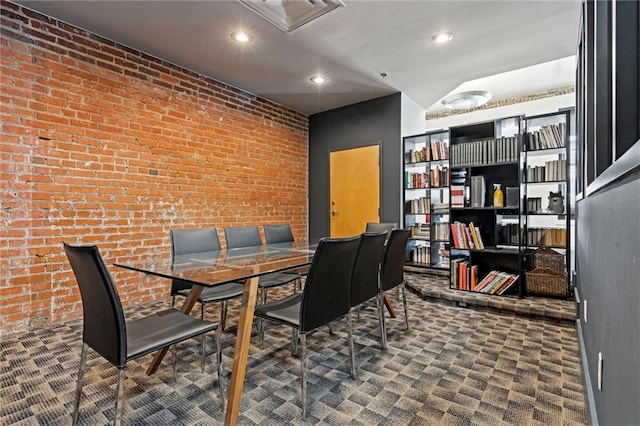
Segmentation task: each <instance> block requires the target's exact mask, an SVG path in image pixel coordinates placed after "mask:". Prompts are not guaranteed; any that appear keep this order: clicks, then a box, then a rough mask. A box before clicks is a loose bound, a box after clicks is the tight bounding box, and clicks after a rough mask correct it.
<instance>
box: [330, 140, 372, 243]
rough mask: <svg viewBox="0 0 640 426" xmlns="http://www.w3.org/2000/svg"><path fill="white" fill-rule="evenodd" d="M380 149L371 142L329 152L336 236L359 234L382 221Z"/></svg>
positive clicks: (333, 231) (333, 224)
mask: <svg viewBox="0 0 640 426" xmlns="http://www.w3.org/2000/svg"><path fill="white" fill-rule="evenodd" d="M379 151H380V147H379V145H370V146H365V147H362V148H353V149H345V150H342V151H333V152H331V153H330V154H329V197H330V199H329V220H330V235H331V236H332V237H349V236H353V235H358V234H361V233H362V232H364V230H365V227H366V225H367V222H379V221H380V152H379Z"/></svg>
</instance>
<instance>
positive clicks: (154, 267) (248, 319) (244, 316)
mask: <svg viewBox="0 0 640 426" xmlns="http://www.w3.org/2000/svg"><path fill="white" fill-rule="evenodd" d="M317 244H318V240H308V241H295V242H286V243H277V244H269V245H264V246H256V247H246V248H238V249H228V250H226V249H223V250H218V251H209V252H201V253H195V254H185V255H179V256H171V255H167V254H162V253H160V254H158V255H146V256H144V257H143V258H140V259H137V260H134V259H131V260H125V261H118V262H115V263H114V266H117V267H120V268H125V269H128V270H132V271H138V272H142V273H144V274H148V275H153V276H157V277H163V278H168V279H178V280H181V281H186V282H189V283H191V284H192V287H191V290H190V291H189V294H188V296H187V297H186V299H185V301H184V303H183V304H182V306H181V307H180V310H181V311H182V312H184V313H189V312H191V309H192V308H193V306H194V305H195V303H196V301H197V300H198V297H199V296H200V294H201V293H202V290H203V289H204V288H205V287H213V286H216V285H221V284H224V283H229V282H243V283H244V287H243V293H242V299H241V304H240V314H239V318H238V325H237V334H236V342H235V348H234V353H233V366H232V370H231V379H230V383H229V392H228V398H227V401H228V402H227V408H226V411H225V425H236V424H237V422H238V415H239V410H240V403H241V399H242V389H243V386H244V378H245V373H246V367H247V357H248V354H249V346H250V339H251V330H252V324H253V317H254V310H255V307H256V301H257V293H258V280H259V278H260V277H261V276H263V275H267V274H271V273H277V272H287V271H295V270H299V269H301V268H302V267H305V266H308V265H310V264H311V261H312V259H313V255H314V253H315V249H316V246H317ZM385 302H387V303H385V304H387V308H389V309H391V304H390V303H388V300H385ZM390 312H391V314H392V315H394V312H392V310H390ZM168 349H169V348H168V347H167V348H163V349H161V350H159V351H158V352H156V353H155V354H154V357H153V360H152V362H151V364H150V365H149V367H148V369H147V374H148V375H151V374H153V373H154V372H155V371H156V370H157V368H158V366H159V365H160V363H161V362H162V359H163V358H164V356H165V354H166V353H167V351H168Z"/></svg>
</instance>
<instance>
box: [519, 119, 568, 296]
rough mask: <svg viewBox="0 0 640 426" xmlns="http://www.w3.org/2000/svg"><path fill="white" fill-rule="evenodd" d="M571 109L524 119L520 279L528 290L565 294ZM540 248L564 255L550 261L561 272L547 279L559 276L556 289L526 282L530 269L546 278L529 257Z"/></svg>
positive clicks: (558, 294) (529, 291)
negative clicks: (521, 277) (521, 271)
mask: <svg viewBox="0 0 640 426" xmlns="http://www.w3.org/2000/svg"><path fill="white" fill-rule="evenodd" d="M569 114H570V113H569V111H560V112H555V113H550V114H542V115H536V116H531V117H525V118H524V120H523V121H524V135H525V137H524V144H523V148H524V149H523V159H524V163H523V173H522V180H523V193H522V206H523V212H522V223H523V240H524V241H523V250H524V253H525V260H524V271H523V272H524V273H523V282H524V287H525V291H526V293H528V294H541V295H546V296H553V295H557V296H567V295H569V287H570V281H569V275H568V273H567V271H569V270H570V268H569V261H570V259H569V254H570V250H569V249H570V247H569V242H570V234H571V233H572V228H573V226H574V220H573V217H572V214H571V211H570V199H569V195H568V194H569V188H568V175H569V170H568V157H569V155H568V154H569V151H568V146H569V144H568V143H567V141H568V135H569V134H570V129H569V126H570V115H569ZM542 248H546V249H550V250H551V251H548V250H547V251H546V252H544V253H555V254H556V255H557V256H558V257H559V258H561V259H562V260H561V262H554V268H553V269H554V270H555V271H554V273H558V274H560V275H562V274H564V275H562V276H563V278H562V280H559V278H560V275H549V276H548V278H549V280H548V281H549V283H551V282H555V283H559V282H560V281H563V282H564V284H563V285H561V286H560V288H553V287H548V288H547V287H544V288H543V289H542V290H541V289H540V287H539V286H537V285H535V286H534V285H533V284H532V282H530V283H529V284H530V285H527V282H528V281H531V280H528V279H527V278H528V275H529V272H532V273H534V274H536V275H535V276H536V279H542V278H544V277H542V278H541V276H540V275H539V273H540V271H541V269H540V268H538V269H536V266H540V265H536V262H535V261H534V259H533V256H534V253H536V251H537V252H538V253H540V252H541V250H540V249H542ZM547 256H550V255H549V254H547ZM558 263H561V265H559V264H558ZM533 271H535V272H533ZM558 285H559V284H557V285H555V286H556V287H557V286H558ZM562 287H564V288H562Z"/></svg>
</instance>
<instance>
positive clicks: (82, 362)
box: [71, 343, 89, 426]
mask: <svg viewBox="0 0 640 426" xmlns="http://www.w3.org/2000/svg"><path fill="white" fill-rule="evenodd" d="M88 348H89V346H88V345H87V344H86V343H83V344H82V352H80V369H79V370H78V383H77V384H76V400H75V402H74V403H73V414H72V416H71V424H72V425H73V426H75V425H76V424H77V423H78V414H79V411H80V397H81V396H82V382H83V380H84V368H85V366H86V364H87V349H88Z"/></svg>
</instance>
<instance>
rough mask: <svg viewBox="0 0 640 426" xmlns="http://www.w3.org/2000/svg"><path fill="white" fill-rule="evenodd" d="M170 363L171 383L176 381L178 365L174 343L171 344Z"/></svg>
mask: <svg viewBox="0 0 640 426" xmlns="http://www.w3.org/2000/svg"><path fill="white" fill-rule="evenodd" d="M171 364H172V365H173V384H174V385H175V384H177V383H178V365H177V361H176V345H171Z"/></svg>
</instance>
